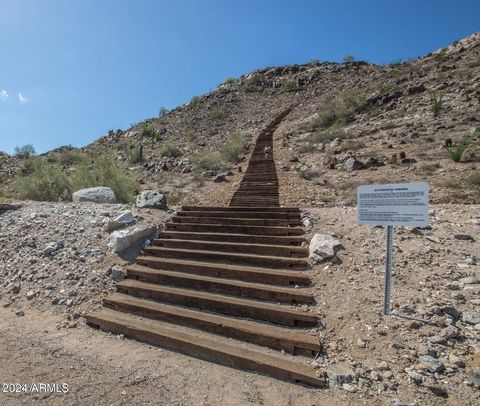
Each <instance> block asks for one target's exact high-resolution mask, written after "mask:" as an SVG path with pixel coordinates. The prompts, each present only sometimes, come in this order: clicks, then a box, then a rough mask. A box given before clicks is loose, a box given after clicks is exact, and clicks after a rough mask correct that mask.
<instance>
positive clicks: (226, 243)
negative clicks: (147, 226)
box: [154, 238, 308, 259]
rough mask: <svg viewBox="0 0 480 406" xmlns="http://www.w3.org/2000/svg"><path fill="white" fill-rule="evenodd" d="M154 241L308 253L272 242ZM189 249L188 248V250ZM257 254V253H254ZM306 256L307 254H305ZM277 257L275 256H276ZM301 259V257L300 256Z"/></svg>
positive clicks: (170, 239)
mask: <svg viewBox="0 0 480 406" xmlns="http://www.w3.org/2000/svg"><path fill="white" fill-rule="evenodd" d="M154 242H155V243H164V242H178V243H195V244H205V245H211V246H212V247H219V248H220V247H221V246H225V247H226V248H228V247H232V246H235V247H245V248H247V247H249V248H250V247H251V248H258V249H262V248H278V249H281V250H291V251H292V252H298V253H305V254H306V253H308V249H307V248H306V247H296V246H289V245H274V244H257V243H237V242H228V241H225V242H221V241H200V240H183V239H175V238H168V239H161V238H157V239H155V240H154ZM189 251H190V250H189ZM254 255H257V254H254ZM258 255H261V256H265V255H262V254H258ZM306 256H307V255H306ZM276 257H277V256H276ZM278 258H291V257H288V256H284V257H282V256H278ZM300 259H301V258H300Z"/></svg>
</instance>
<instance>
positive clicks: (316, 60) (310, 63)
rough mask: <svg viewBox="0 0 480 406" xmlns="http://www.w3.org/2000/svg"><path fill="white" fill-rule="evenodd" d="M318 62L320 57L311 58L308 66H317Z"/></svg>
mask: <svg viewBox="0 0 480 406" xmlns="http://www.w3.org/2000/svg"><path fill="white" fill-rule="evenodd" d="M319 63H320V59H311V60H310V62H308V66H310V67H311V68H313V67H314V66H317V65H318V64H319Z"/></svg>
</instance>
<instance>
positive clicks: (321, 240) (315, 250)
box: [309, 234, 342, 263]
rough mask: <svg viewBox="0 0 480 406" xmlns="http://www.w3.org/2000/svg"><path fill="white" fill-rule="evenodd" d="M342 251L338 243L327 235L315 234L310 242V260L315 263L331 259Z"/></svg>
mask: <svg viewBox="0 0 480 406" xmlns="http://www.w3.org/2000/svg"><path fill="white" fill-rule="evenodd" d="M341 249H342V245H341V244H340V241H338V240H337V239H336V238H335V237H333V236H331V235H328V234H315V235H314V236H313V238H312V240H311V241H310V247H309V251H310V259H311V260H312V261H313V262H314V263H316V262H321V261H324V260H326V259H330V258H333V257H335V256H336V255H337V252H338V251H340V250H341Z"/></svg>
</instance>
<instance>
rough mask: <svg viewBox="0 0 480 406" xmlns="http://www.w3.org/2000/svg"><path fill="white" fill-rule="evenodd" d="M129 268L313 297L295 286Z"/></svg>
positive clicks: (133, 266)
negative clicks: (287, 286) (288, 286)
mask: <svg viewBox="0 0 480 406" xmlns="http://www.w3.org/2000/svg"><path fill="white" fill-rule="evenodd" d="M130 269H132V270H138V271H142V272H150V273H152V274H158V275H162V274H163V275H169V276H172V277H178V278H185V279H192V280H198V281H206V282H212V283H218V284H225V285H232V286H238V287H245V288H256V289H261V290H265V291H270V292H275V293H284V294H291V295H294V296H304V297H305V298H312V297H313V296H312V295H311V294H309V293H305V292H302V291H300V290H299V289H295V288H284V287H279V286H272V285H267V284H262V283H252V282H244V281H239V280H235V279H226V278H217V277H211V276H201V275H197V274H191V273H184V272H178V271H166V270H160V269H152V268H149V267H146V266H142V265H130V266H128V267H127V271H128V270H130Z"/></svg>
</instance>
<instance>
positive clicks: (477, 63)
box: [467, 58, 480, 69]
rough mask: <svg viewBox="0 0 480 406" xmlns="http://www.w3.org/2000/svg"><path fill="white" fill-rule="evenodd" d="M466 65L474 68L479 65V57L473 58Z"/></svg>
mask: <svg viewBox="0 0 480 406" xmlns="http://www.w3.org/2000/svg"><path fill="white" fill-rule="evenodd" d="M467 66H468V67H469V68H471V69H474V68H477V67H479V66H480V58H478V59H476V60H474V61H472V62H469V63H468V64H467Z"/></svg>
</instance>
